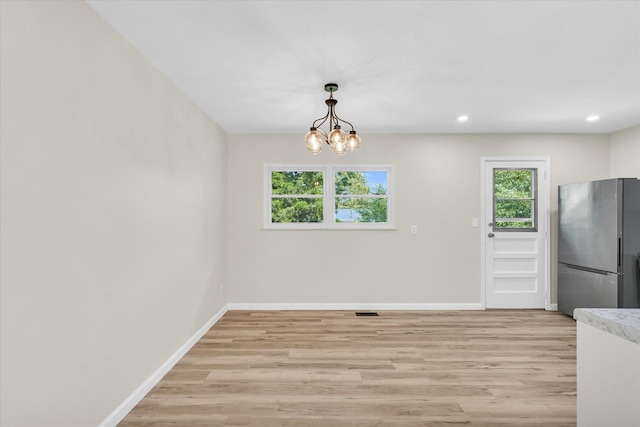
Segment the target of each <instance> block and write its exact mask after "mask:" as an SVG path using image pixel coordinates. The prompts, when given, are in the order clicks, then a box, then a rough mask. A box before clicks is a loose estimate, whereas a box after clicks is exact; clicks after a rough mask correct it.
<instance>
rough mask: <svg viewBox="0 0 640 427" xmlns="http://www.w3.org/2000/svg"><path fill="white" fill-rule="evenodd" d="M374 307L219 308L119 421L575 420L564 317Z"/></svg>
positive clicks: (572, 364) (491, 426) (572, 347)
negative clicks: (220, 313) (373, 313)
mask: <svg viewBox="0 0 640 427" xmlns="http://www.w3.org/2000/svg"><path fill="white" fill-rule="evenodd" d="M379 313H380V316H379V317H356V316H355V314H354V312H352V311H350V312H346V311H268V312H267V311H264V312H249V311H230V312H227V313H226V314H225V315H224V317H223V318H222V319H221V320H220V321H219V322H218V323H217V324H216V325H215V326H214V327H213V328H212V329H211V330H210V331H209V332H207V334H206V335H205V336H204V337H203V338H202V339H201V340H200V341H199V342H198V343H197V344H196V345H195V346H194V347H193V348H192V349H191V351H189V353H188V354H187V355H185V357H184V358H183V359H182V360H181V361H180V362H179V363H178V364H177V365H176V366H175V367H174V368H173V369H172V370H171V371H170V372H169V373H168V374H167V375H166V377H165V378H164V379H162V381H160V383H158V385H157V386H156V387H155V388H154V389H153V390H151V392H149V394H148V395H147V396H146V397H145V398H144V399H143V400H142V401H141V402H140V403H139V404H138V405H137V406H136V407H135V408H134V409H133V410H132V411H131V413H130V414H129V415H127V417H126V418H125V419H124V420H123V421H122V422H121V424H120V426H132V427H133V426H157V427H162V426H261V427H265V426H292V427H293V426H295V427H304V426H319V427H320V426H321V427H341V426H391V427H396V426H397V427H400V426H402V427H411V426H457V425H465V426H467V425H471V426H484V427H498V426H504V427H507V426H508V427H514V426H548V427H552V426H553V427H563V426H575V425H576V341H575V331H576V327H575V322H574V321H573V319H571V318H570V317H568V316H566V315H563V314H560V313H555V312H546V311H539V310H517V311H515V310H514V311H502V310H500V311H421V312H406V311H402V312H385V311H382V312H379Z"/></svg>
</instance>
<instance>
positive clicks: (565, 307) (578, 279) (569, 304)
mask: <svg viewBox="0 0 640 427" xmlns="http://www.w3.org/2000/svg"><path fill="white" fill-rule="evenodd" d="M618 284H619V275H618V274H615V273H596V272H592V271H586V270H581V269H577V268H574V267H571V266H568V265H565V264H558V310H559V311H561V312H563V313H566V314H568V315H570V316H573V310H574V309H575V308H617V307H618V287H619V286H618Z"/></svg>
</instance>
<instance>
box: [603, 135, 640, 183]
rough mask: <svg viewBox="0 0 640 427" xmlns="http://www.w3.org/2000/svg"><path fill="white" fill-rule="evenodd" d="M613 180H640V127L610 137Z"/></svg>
mask: <svg viewBox="0 0 640 427" xmlns="http://www.w3.org/2000/svg"><path fill="white" fill-rule="evenodd" d="M610 143H611V159H610V162H611V164H610V174H611V175H610V176H611V178H640V125H638V126H634V127H632V128H629V129H625V130H621V131H619V132H616V133H614V134H612V135H611V136H610Z"/></svg>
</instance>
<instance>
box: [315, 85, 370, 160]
mask: <svg viewBox="0 0 640 427" xmlns="http://www.w3.org/2000/svg"><path fill="white" fill-rule="evenodd" d="M324 90H325V91H327V92H329V93H330V95H329V99H327V100H326V101H324V102H325V104H327V107H328V111H327V114H326V115H325V116H324V117H320V118H319V119H316V120H315V121H314V122H313V124H312V125H311V128H310V129H309V132H307V134H306V135H305V136H304V142H305V144H306V145H307V149H308V150H309V151H311V152H312V153H313V154H318V153H319V152H320V151H322V148H323V147H324V144H325V143H327V144H329V146H331V149H332V150H333V152H334V153H336V154H337V155H339V156H341V155H343V154H344V153H346V152H347V151H355V150H357V149H358V148H360V142H361V139H360V136H358V135H357V134H356V131H355V129H354V128H353V125H352V124H351V123H349V122H348V121H346V120H342V119H341V118H340V117H338V116H337V115H336V104H337V103H338V100H337V99H333V92H336V91H337V90H338V85H337V84H336V83H327V84H326V85H324ZM327 121H328V122H329V133H328V134H327V133H326V132H325V131H323V130H322V129H320V126H322V125H323V124H324V123H326V122H327ZM340 123H346V124H348V125H349V126H350V127H351V130H350V131H349V135H347V134H346V132H345V131H343V130H342V128H341V127H340Z"/></svg>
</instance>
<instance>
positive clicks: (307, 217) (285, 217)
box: [271, 197, 323, 223]
mask: <svg viewBox="0 0 640 427" xmlns="http://www.w3.org/2000/svg"><path fill="white" fill-rule="evenodd" d="M322 206H323V204H322V199H320V198H316V199H306V198H294V197H286V198H277V199H271V222H277V223H297V222H322Z"/></svg>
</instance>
